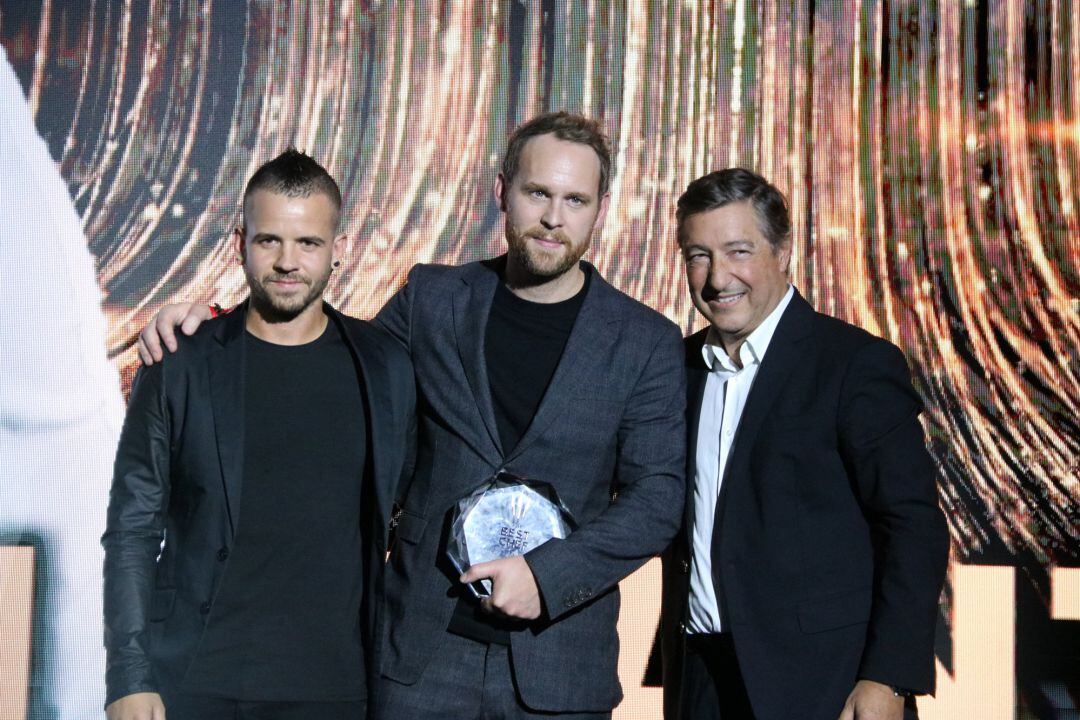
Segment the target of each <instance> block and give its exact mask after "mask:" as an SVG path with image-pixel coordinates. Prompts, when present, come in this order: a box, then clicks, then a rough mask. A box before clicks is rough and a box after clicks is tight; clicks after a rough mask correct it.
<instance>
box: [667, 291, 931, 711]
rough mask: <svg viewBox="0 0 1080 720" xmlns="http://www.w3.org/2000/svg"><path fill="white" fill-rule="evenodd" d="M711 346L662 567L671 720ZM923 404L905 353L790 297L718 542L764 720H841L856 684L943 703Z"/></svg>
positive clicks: (725, 502) (701, 367)
mask: <svg viewBox="0 0 1080 720" xmlns="http://www.w3.org/2000/svg"><path fill="white" fill-rule="evenodd" d="M706 333H707V330H703V331H701V332H699V333H696V334H694V335H692V336H691V337H689V338H687V339H686V365H687V372H688V383H687V384H688V398H689V402H688V408H689V409H688V421H687V426H688V433H689V443H688V447H689V450H688V453H687V477H688V483H687V484H688V488H689V489H688V495H687V498H688V501H687V508H686V514H685V516H684V531H683V532H682V533H680V536H679V540H678V541H677V542H676V543H675V544H674V545H673V546H672V548H671V549H670V550H669V551H668V552H667V553H666V554H665V557H664V560H665V562H664V596H663V611H662V612H663V620H662V640H663V648H664V685H665V693H664V706H665V717H667V718H668V719H669V720H671V719H672V718H676V717H679V713H678V694H679V678H680V671H681V662H682V657H683V627H684V626H683V623H684V622H685V619H686V617H687V598H688V594H689V587H690V582H689V572H688V571H689V563H690V552H689V548H690V538H691V537H692V534H691V533H692V523H693V517H694V513H693V507H692V502H693V489H692V485H693V478H694V473H695V456H696V453H695V448H696V447H697V437H696V433H697V427H698V418H699V415H700V410H701V399H702V394H703V392H704V388H705V379H706V375H707V370H706V367H705V363H704V359H703V358H702V354H701V349H702V346H703V344H704V342H705V336H706ZM921 407H922V406H921V403H920V401H919V398H918V395H917V394H916V393H915V391H914V389H913V388H912V385H911V379H910V372H909V370H908V366H907V363H906V362H905V360H904V357H903V355H902V354H901V352H900V350H899V349H898V348H896V346H894V345H892V344H891V343H889V342H887V341H885V340H882V339H880V338H877V337H874V336H873V335H870V334H869V333H867V332H864V331H863V330H860V329H858V328H856V327H854V326H852V325H849V324H847V323H844V322H841V321H839V320H836V319H835V318H831V317H829V316H827V315H821V314H819V313H817V312H815V311H814V310H813V308H811V307H810V305H809V304H808V303H807V302H806V301H805V300H804V299H803V298H802V296H801V295H799V294H798V293H797V292H796V293H795V296H794V297H793V298H792V300H791V303H790V304H789V306H788V307H787V309H786V310H785V311H784V314H783V316H782V317H781V319H780V323H779V325H778V326H777V328H776V332H775V334H774V335H773V337H772V340H771V342H770V344H769V348H768V351H767V353H766V355H765V359H764V360H763V361H762V363H761V367H760V368H759V369H758V374H757V377H756V378H755V380H754V386H753V389H752V390H751V392H750V396H749V398H748V399H747V403H746V406H745V408H744V411H743V414H742V418H741V421H740V423H739V428H738V430H737V431H736V436H735V442H734V445H733V448H732V451H731V455H730V458H729V461H728V466H727V468H726V470H725V474H724V480H723V483H722V485H721V496H720V498H719V503H718V506H717V510H716V522H715V528H714V531H713V541H712V568H713V581H714V585H715V587H716V588H717V597H718V598H720V597H723V598H724V600H723V602H725V603H726V604H725V606H724V608H723V610H724V614H725V618H726V622H727V623H728V627H729V628H730V630H731V632H732V635H733V638H734V641H735V649H736V654H737V656H738V659H739V664H740V668H741V670H742V673H743V676H744V679H745V682H746V689H747V692H748V693H749V696H750V700H751V703H752V704H753V708H754V713H755V715H756V716H757V718H758V719H759V720H772V719H776V720H779V719H781V718H784V719H787V718H793V717H798V718H802V719H804V720H813V719H815V718H821V720H835V719H836V717H837V716H838V715H839V714H840V710H841V708H842V707H843V704H844V701H845V700H846V698H847V696H848V694H849V693H850V692H851V689H852V687H853V686H854V684H855V682H856V681H857V680H858V679H860V678H865V679H870V680H876V681H878V682H882V683H885V684H889V685H895V686H900V687H904V688H909V689H912V690H915V691H919V692H932V691H933V689H934V653H933V643H934V629H935V626H936V619H937V606H938V596H939V594H940V591H941V586H942V583H943V582H944V576H945V569H946V563H947V559H948V547H949V536H948V531H947V528H946V525H945V520H944V517H943V515H942V513H941V510H940V509H939V508H938V502H937V489H936V484H935V476H936V468H935V465H934V463H933V461H932V459H931V457H930V455H929V453H928V452H927V450H926V446H925V441H924V437H923V430H922V426H921V425H920V424H919V420H918V415H919V412H920V410H921ZM721 589H722V592H721Z"/></svg>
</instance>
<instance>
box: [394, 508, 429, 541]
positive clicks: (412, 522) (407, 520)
mask: <svg viewBox="0 0 1080 720" xmlns="http://www.w3.org/2000/svg"><path fill="white" fill-rule="evenodd" d="M426 528H427V519H425V518H422V517H420V516H419V515H413V514H412V513H410V512H409V511H408V510H402V511H401V516H400V517H399V518H398V524H397V528H395V529H394V537H397V538H400V539H402V540H404V541H405V542H407V543H410V544H412V545H416V544H417V543H418V542H420V538H422V537H423V536H424V530H425V529H426Z"/></svg>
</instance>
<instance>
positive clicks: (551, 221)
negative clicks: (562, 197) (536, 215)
mask: <svg viewBox="0 0 1080 720" xmlns="http://www.w3.org/2000/svg"><path fill="white" fill-rule="evenodd" d="M562 216H563V206H562V203H561V202H560V201H558V200H551V201H550V202H548V205H547V208H545V209H544V214H543V215H542V216H541V217H540V223H541V224H542V225H543V226H544V227H545V228H547V229H548V230H554V229H555V228H558V227H562V224H563V219H562Z"/></svg>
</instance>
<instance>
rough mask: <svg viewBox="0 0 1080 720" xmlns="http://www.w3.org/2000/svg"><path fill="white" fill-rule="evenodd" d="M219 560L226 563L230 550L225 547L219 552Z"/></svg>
mask: <svg viewBox="0 0 1080 720" xmlns="http://www.w3.org/2000/svg"><path fill="white" fill-rule="evenodd" d="M217 559H218V560H219V561H221V562H225V561H226V560H228V559H229V548H227V547H223V548H221V549H220V550H218V551H217Z"/></svg>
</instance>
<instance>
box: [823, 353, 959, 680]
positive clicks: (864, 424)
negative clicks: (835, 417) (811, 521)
mask: <svg viewBox="0 0 1080 720" xmlns="http://www.w3.org/2000/svg"><path fill="white" fill-rule="evenodd" d="M921 409H922V404H921V402H920V400H919V397H918V395H917V394H916V392H915V390H914V388H913V387H912V385H911V376H910V372H909V370H908V366H907V363H906V361H905V360H904V356H903V354H902V353H901V352H900V350H899V349H898V348H897V347H896V346H894V345H892V344H891V343H888V342H884V341H875V342H873V343H870V344H868V345H866V346H864V347H863V348H861V349H860V350H859V351H858V353H857V354H856V356H855V357H854V359H853V362H852V365H851V366H850V368H849V370H848V372H847V374H846V376H845V379H844V383H843V389H842V391H841V401H840V406H839V423H838V430H839V438H840V450H841V454H842V456H843V458H844V462H845V464H846V465H847V467H848V471H849V473H850V474H851V476H852V478H853V481H854V483H853V485H854V487H855V491H856V493H857V494H858V498H859V502H860V504H861V506H862V508H863V512H864V514H865V516H866V518H867V521H868V522H869V524H870V527H871V536H872V538H873V540H874V545H875V548H874V549H875V570H874V596H873V604H872V607H871V614H870V622H869V625H868V628H867V638H866V646H865V648H864V650H863V656H862V661H861V664H860V668H859V677H860V678H864V679H868V680H876V681H878V682H881V683H885V684H887V685H894V686H897V687H903V688H907V689H910V690H913V691H916V692H919V693H932V692H933V690H934V675H935V672H934V671H935V668H934V631H935V629H936V626H937V612H938V598H939V595H940V593H941V587H942V584H943V582H944V579H945V571H946V566H947V563H948V554H949V534H948V528H947V526H946V524H945V518H944V516H943V515H942V512H941V509H940V508H939V507H938V496H937V484H936V476H937V471H936V467H935V465H934V462H933V460H932V458H931V457H930V454H929V452H928V451H927V449H926V443H925V439H924V436H923V429H922V425H921V424H920V423H919V419H918V416H919V412H920V410H921Z"/></svg>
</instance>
